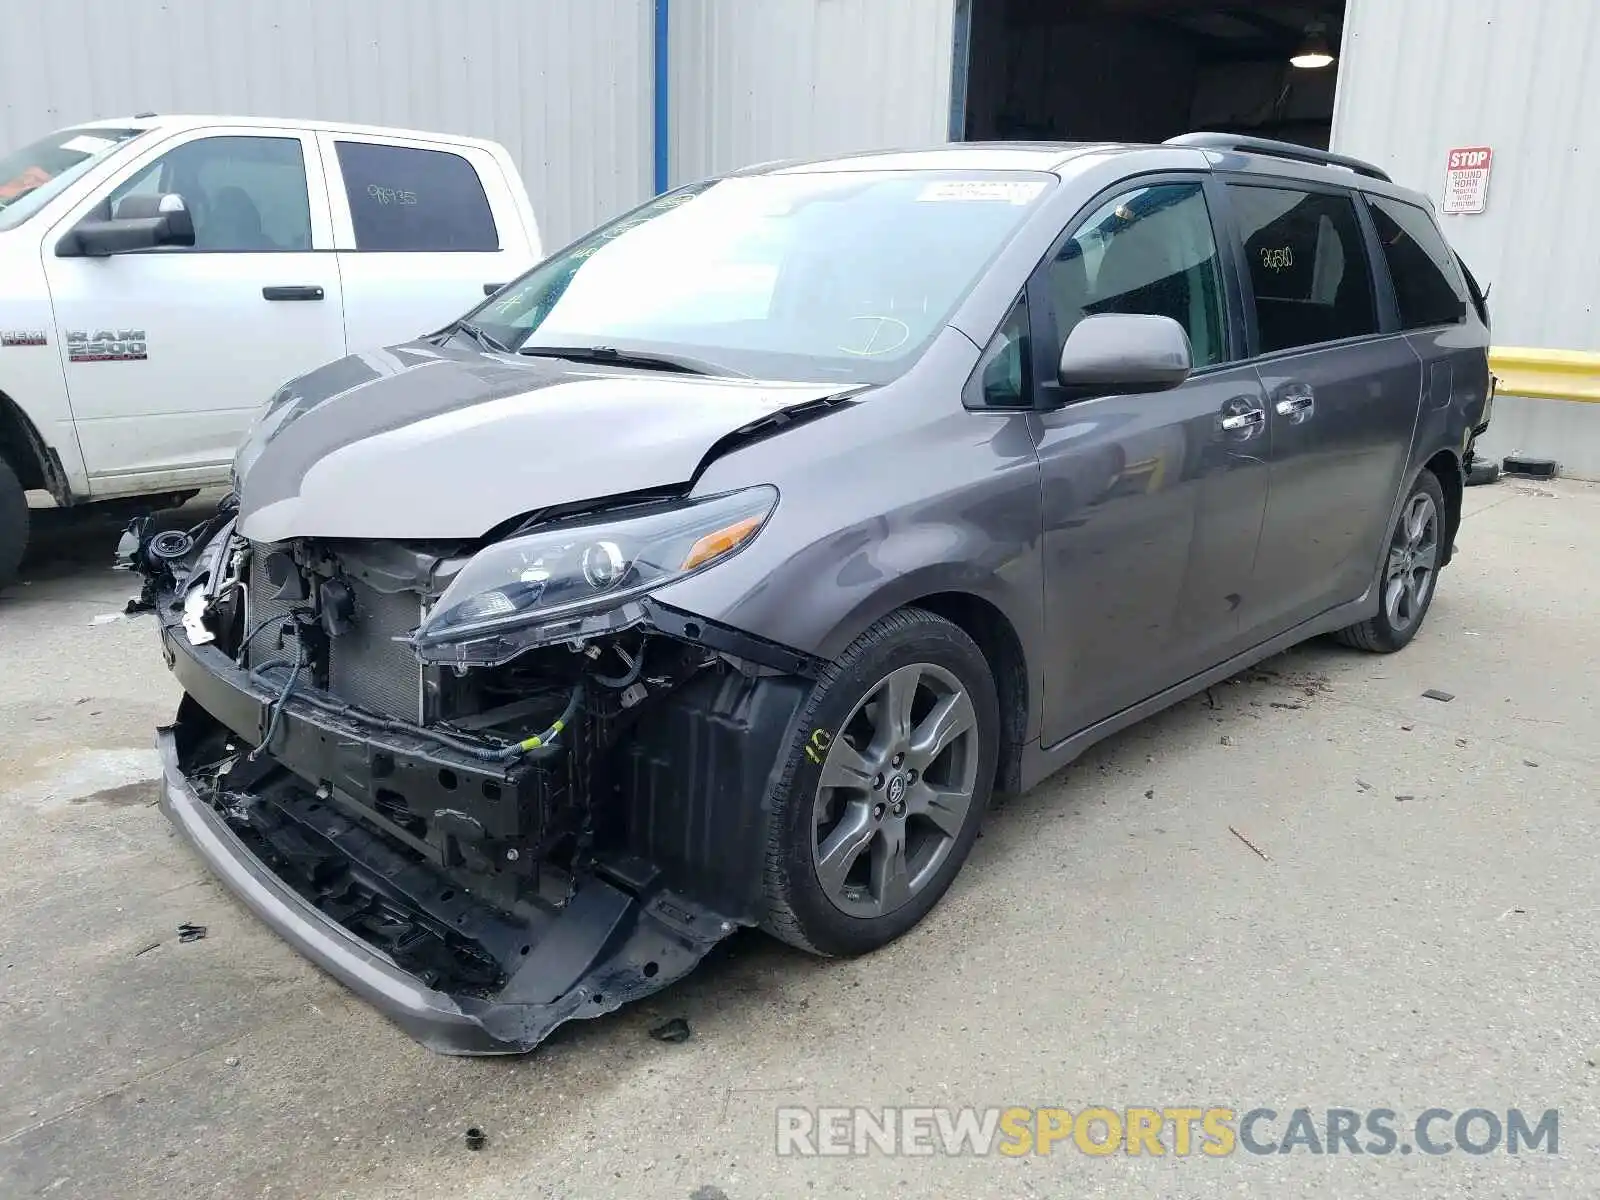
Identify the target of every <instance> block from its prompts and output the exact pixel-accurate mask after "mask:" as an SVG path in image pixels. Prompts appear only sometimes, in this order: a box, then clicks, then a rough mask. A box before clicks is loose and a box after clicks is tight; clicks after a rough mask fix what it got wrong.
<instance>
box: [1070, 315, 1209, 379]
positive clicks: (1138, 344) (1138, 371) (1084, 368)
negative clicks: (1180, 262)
mask: <svg viewBox="0 0 1600 1200" xmlns="http://www.w3.org/2000/svg"><path fill="white" fill-rule="evenodd" d="M1192 368H1193V360H1192V359H1191V357H1190V352H1189V335H1188V334H1187V333H1185V332H1184V330H1183V326H1182V325H1179V324H1178V323H1177V322H1176V321H1174V320H1173V319H1172V318H1171V317H1157V316H1145V315H1141V314H1135V313H1102V314H1100V315H1099V316H1092V317H1085V318H1084V319H1083V320H1081V321H1079V322H1078V323H1077V325H1075V326H1073V329H1072V332H1071V333H1069V334H1068V335H1067V340H1066V344H1065V345H1063V346H1062V347H1061V362H1060V364H1059V366H1058V367H1057V371H1056V377H1057V381H1058V382H1059V383H1060V384H1061V389H1062V391H1063V392H1064V393H1065V398H1066V399H1069V400H1086V399H1088V398H1089V397H1091V396H1112V395H1136V394H1139V393H1142V392H1164V391H1167V390H1168V389H1170V388H1175V387H1177V386H1178V385H1179V384H1180V383H1182V382H1183V381H1184V380H1186V379H1188V378H1189V372H1190V370H1192Z"/></svg>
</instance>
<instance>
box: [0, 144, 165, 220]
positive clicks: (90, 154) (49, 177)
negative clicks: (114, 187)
mask: <svg viewBox="0 0 1600 1200" xmlns="http://www.w3.org/2000/svg"><path fill="white" fill-rule="evenodd" d="M143 132H144V130H142V129H101V128H98V127H89V128H84V129H62V130H59V131H57V132H56V133H52V134H51V135H50V136H49V137H45V138H40V139H39V140H38V141H36V142H33V143H30V144H29V145H26V146H24V147H22V148H21V149H20V150H14V151H12V152H11V153H10V154H6V155H0V229H10V228H12V227H14V226H17V225H20V224H22V222H24V221H26V220H27V219H28V218H29V217H31V216H32V215H33V214H34V213H35V212H37V211H38V210H39V209H40V208H41V207H42V206H43V205H44V203H45V202H46V201H47V200H49V199H50V198H51V197H52V196H54V195H56V194H57V193H58V192H60V190H61V189H62V188H64V187H66V186H67V185H68V184H69V183H71V182H72V181H73V180H74V179H76V178H77V177H78V176H79V175H81V174H82V173H83V172H84V171H86V170H88V168H89V167H90V166H91V165H93V164H94V163H96V162H99V161H100V160H101V159H103V158H105V156H106V155H108V154H110V153H111V152H112V151H114V150H116V149H117V148H118V147H120V146H121V145H122V144H123V143H124V142H127V141H128V140H130V139H132V138H136V137H138V136H139V135H140V134H141V133H143Z"/></svg>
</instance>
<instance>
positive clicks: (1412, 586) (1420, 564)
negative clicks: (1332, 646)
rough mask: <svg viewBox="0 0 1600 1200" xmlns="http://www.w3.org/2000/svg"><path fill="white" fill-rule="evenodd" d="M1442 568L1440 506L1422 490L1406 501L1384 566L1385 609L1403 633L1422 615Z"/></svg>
mask: <svg viewBox="0 0 1600 1200" xmlns="http://www.w3.org/2000/svg"><path fill="white" fill-rule="evenodd" d="M1438 569H1439V509H1438V507H1437V506H1436V505H1435V504H1434V502H1433V497H1431V496H1429V495H1428V494H1427V493H1425V492H1419V493H1418V494H1417V495H1415V496H1412V497H1411V499H1410V500H1409V501H1407V502H1406V506H1405V509H1404V511H1403V512H1401V514H1400V521H1399V523H1398V524H1397V525H1396V527H1395V531H1394V538H1393V539H1392V540H1391V541H1390V543H1389V561H1388V564H1387V566H1386V567H1385V568H1384V582H1383V608H1384V613H1385V615H1387V616H1388V618H1389V625H1390V627H1391V628H1393V629H1394V631H1395V632H1396V633H1404V632H1405V631H1406V630H1407V629H1410V628H1411V626H1412V625H1414V624H1415V623H1416V622H1417V621H1418V620H1420V619H1421V617H1422V611H1423V609H1424V608H1426V607H1427V604H1428V596H1429V594H1430V593H1431V592H1432V590H1433V581H1434V577H1435V575H1436V574H1437V572H1438Z"/></svg>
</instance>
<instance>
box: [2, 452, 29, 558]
mask: <svg viewBox="0 0 1600 1200" xmlns="http://www.w3.org/2000/svg"><path fill="white" fill-rule="evenodd" d="M28 526H29V518H28V496H27V493H25V492H24V491H23V490H22V484H21V482H19V481H18V479H17V473H16V472H15V471H13V470H12V469H11V464H10V463H8V462H6V460H5V459H3V458H0V588H3V587H6V586H8V585H9V584H11V583H12V581H14V580H15V579H16V577H17V568H18V567H20V566H21V565H22V555H23V552H24V551H25V550H27V548H28Z"/></svg>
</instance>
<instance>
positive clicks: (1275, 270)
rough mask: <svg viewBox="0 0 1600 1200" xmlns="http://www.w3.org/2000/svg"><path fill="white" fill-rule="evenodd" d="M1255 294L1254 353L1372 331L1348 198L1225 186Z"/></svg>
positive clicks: (1372, 313) (1362, 251)
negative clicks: (1257, 338)
mask: <svg viewBox="0 0 1600 1200" xmlns="http://www.w3.org/2000/svg"><path fill="white" fill-rule="evenodd" d="M1229 193H1230V195H1231V197H1232V200H1233V209H1234V213H1235V214H1236V216H1237V219H1238V223H1239V236H1240V237H1241V238H1242V239H1243V240H1244V250H1245V258H1246V260H1247V265H1248V267H1249V270H1250V285H1251V290H1252V291H1253V292H1254V295H1255V310H1256V327H1257V329H1258V330H1259V332H1260V352H1261V353H1262V354H1271V353H1272V352H1273V351H1276V350H1290V349H1293V348H1295V347H1297V346H1315V345H1318V344H1320V343H1322V342H1336V341H1339V340H1340V339H1342V338H1353V337H1363V336H1365V335H1367V334H1373V333H1376V332H1377V331H1378V312H1377V306H1376V305H1375V304H1374V303H1373V298H1372V271H1371V268H1370V267H1369V265H1368V263H1367V251H1366V245H1365V243H1364V240H1363V238H1362V234H1361V224H1360V222H1359V220H1358V219H1357V218H1356V209H1355V204H1354V202H1353V201H1352V200H1351V199H1350V197H1348V196H1343V195H1338V194H1335V193H1330V192H1307V191H1301V190H1299V189H1297V188H1284V187H1256V186H1254V185H1244V184H1230V185H1229Z"/></svg>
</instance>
